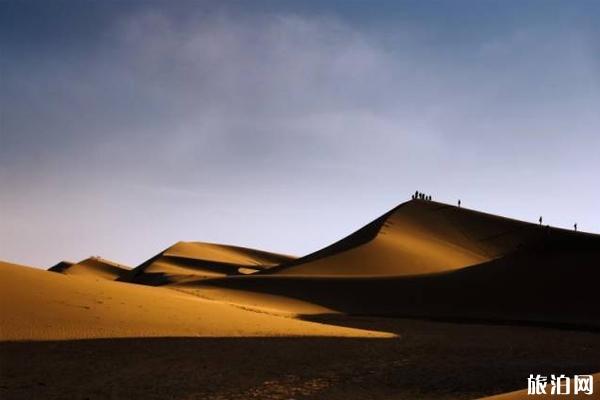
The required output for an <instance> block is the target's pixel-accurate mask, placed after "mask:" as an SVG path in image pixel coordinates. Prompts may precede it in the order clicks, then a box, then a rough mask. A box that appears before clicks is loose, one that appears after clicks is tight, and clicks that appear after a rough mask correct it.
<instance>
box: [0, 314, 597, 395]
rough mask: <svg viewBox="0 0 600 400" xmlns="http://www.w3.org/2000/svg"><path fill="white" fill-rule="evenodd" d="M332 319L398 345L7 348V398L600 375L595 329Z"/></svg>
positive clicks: (373, 388) (132, 343) (404, 387)
mask: <svg viewBox="0 0 600 400" xmlns="http://www.w3.org/2000/svg"><path fill="white" fill-rule="evenodd" d="M327 322H328V323H332V324H337V325H340V326H352V327H357V328H361V329H370V330H378V331H389V332H394V333H396V334H397V337H395V338H392V339H375V338H371V339H364V338H348V337H345V338H332V337H307V336H304V337H223V338H210V337H201V338H183V337H181V338H123V339H88V340H62V341H35V342H0V359H2V364H1V368H0V398H2V399H10V400H20V399H24V400H26V399H36V398H43V399H86V398H88V399H90V400H100V399H151V400H154V399H156V400H158V399H160V400H165V399H186V400H187V399H193V400H196V399H197V400H290V399H297V400H365V399H369V400H402V399H409V400H473V399H478V398H481V397H485V396H490V395H493V394H498V393H506V392H511V391H514V390H519V389H523V388H526V387H527V376H528V375H529V374H530V373H532V372H535V371H538V372H539V373H542V374H550V373H554V372H560V373H565V374H568V375H573V374H589V373H592V372H598V371H600V335H598V334H593V333H590V332H578V331H565V330H556V329H547V328H540V327H514V326H498V325H481V324H455V323H440V322H429V321H417V320H402V319H391V318H374V317H361V318H358V317H346V316H338V317H337V318H336V319H332V320H329V321H327ZM555 398H560V397H555ZM563 398H565V399H566V398H567V397H563ZM533 399H535V398H533ZM528 400H529V399H528Z"/></svg>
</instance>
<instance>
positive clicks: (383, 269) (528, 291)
mask: <svg viewBox="0 0 600 400" xmlns="http://www.w3.org/2000/svg"><path fill="white" fill-rule="evenodd" d="M359 239H360V240H359ZM367 239H368V241H366V242H365V240H367ZM405 243H410V244H411V246H408V245H406V244H405ZM479 258H481V259H482V260H487V261H484V262H481V263H478V264H475V265H471V264H472V263H473V262H475V261H476V260H477V259H479ZM459 261H460V262H465V264H462V265H461V264H460V262H459ZM469 265H470V266H469ZM599 266H600V236H598V235H592V234H586V233H578V232H571V231H565V230H562V229H555V228H548V227H540V226H537V225H534V224H529V223H525V222H520V221H515V220H510V219H505V218H501V217H496V216H492V215H488V214H483V213H479V212H475V211H470V210H465V209H459V208H456V207H451V206H447V205H442V204H439V203H435V202H425V201H411V202H408V203H405V204H403V205H401V206H399V207H398V208H396V209H394V210H392V211H391V212H390V213H388V214H386V215H384V216H383V217H381V218H380V219H378V220H376V221H374V222H373V223H372V224H370V225H368V226H367V227H365V228H363V229H361V230H360V231H358V232H357V233H356V234H354V235H351V236H349V237H348V238H346V239H344V240H342V241H340V242H338V243H336V244H334V245H333V246H330V247H329V248H326V249H324V250H322V251H320V252H317V253H314V254H312V255H309V256H307V257H303V258H300V259H298V260H297V261H292V262H291V263H287V264H283V265H281V266H278V267H274V268H272V269H269V270H266V271H260V272H258V273H255V274H252V275H249V276H231V277H225V278H215V279H210V280H206V281H203V282H200V281H187V282H184V283H182V284H181V286H182V287H184V288H185V290H190V291H193V290H195V291H196V292H198V291H202V290H205V289H203V288H208V287H214V288H220V289H221V290H223V289H227V290H228V291H232V290H235V291H237V292H240V291H246V292H253V293H262V294H265V295H269V296H284V297H287V298H293V299H295V300H298V301H301V302H302V303H296V304H292V303H287V304H283V303H281V304H279V306H280V307H281V308H282V309H285V308H287V309H288V311H290V312H300V313H303V312H306V313H314V312H313V311H315V312H317V311H318V308H312V309H311V308H310V307H305V304H311V305H316V306H319V307H321V308H324V309H327V310H332V311H336V312H341V313H349V314H369V315H392V316H404V317H419V318H452V319H463V318H468V319H478V320H491V321H505V322H515V323H522V322H526V323H543V324H558V325H578V326H587V327H594V328H598V327H600V313H599V312H598V308H597V304H596V303H597V301H596V293H597V290H598V287H597V282H600V268H599ZM436 270H437V271H438V272H431V271H436ZM373 271H375V272H373ZM408 272H411V273H412V274H411V275H408ZM426 272H429V273H426ZM382 275H383V276H382ZM210 293H211V295H212V296H214V298H217V299H218V298H219V296H220V295H222V296H223V298H228V299H229V300H232V301H236V300H235V299H232V297H231V296H230V293H231V292H227V291H223V292H219V291H218V290H213V291H211V292H210ZM238 297H239V301H243V296H238ZM252 298H253V299H254V301H256V302H257V303H260V304H261V305H263V306H266V307H269V306H270V305H269V298H268V297H260V296H253V297H252ZM298 304H300V305H301V307H296V305H298ZM290 305H293V306H290ZM271 306H272V305H271Z"/></svg>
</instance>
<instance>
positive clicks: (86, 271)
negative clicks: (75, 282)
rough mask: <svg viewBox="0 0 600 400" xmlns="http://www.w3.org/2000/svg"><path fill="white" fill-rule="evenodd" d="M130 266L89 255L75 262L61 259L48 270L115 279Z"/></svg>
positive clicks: (127, 270)
mask: <svg viewBox="0 0 600 400" xmlns="http://www.w3.org/2000/svg"><path fill="white" fill-rule="evenodd" d="M130 269H131V268H129V267H127V266H125V265H123V264H119V263H117V262H114V261H110V260H107V259H105V258H102V257H89V258H86V259H85V260H82V261H79V262H77V263H71V262H68V261H61V262H59V263H58V264H56V265H54V266H52V267H50V268H49V269H48V271H52V272H59V273H61V274H65V275H76V276H81V277H88V278H100V279H108V280H111V281H113V280H116V279H119V278H120V277H121V276H123V275H124V274H126V273H127V272H129V270H130Z"/></svg>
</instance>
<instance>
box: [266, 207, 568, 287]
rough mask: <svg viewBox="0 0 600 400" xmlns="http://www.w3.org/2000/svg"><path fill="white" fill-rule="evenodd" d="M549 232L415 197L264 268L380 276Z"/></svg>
mask: <svg viewBox="0 0 600 400" xmlns="http://www.w3.org/2000/svg"><path fill="white" fill-rule="evenodd" d="M552 231H553V233H554V234H559V233H558V230H556V229H552ZM545 233H546V231H545V230H544V229H540V227H539V226H537V225H535V224H531V223H527V222H522V221H516V220H512V219H508V218H503V217H498V216H495V215H490V214H485V213H481V212H476V211H472V210H467V209H464V208H457V207H453V206H449V205H447V204H442V203H437V202H434V201H423V200H413V201H409V202H407V203H403V204H401V205H400V206H398V207H396V208H395V209H393V210H391V211H390V212H388V213H386V214H385V215H383V216H381V217H380V218H378V219H376V220H375V221H373V222H371V223H370V224H368V225H367V226H365V227H364V228H362V229H360V230H358V231H357V232H355V233H353V234H351V235H350V236H348V237H346V238H344V239H342V240H340V241H339V242H337V243H335V244H333V245H331V246H329V247H326V248H324V249H323V250H320V251H317V252H315V253H312V254H309V255H307V256H305V257H301V258H298V259H296V260H293V261H291V262H288V263H284V264H282V265H281V266H279V267H275V268H272V269H270V270H268V271H265V272H264V273H265V274H275V273H276V274H281V275H312V276H315V275H320V276H326V275H338V276H345V275H346V276H376V275H414V274H425V273H432V272H440V271H448V270H453V269H459V268H464V267H466V266H469V265H475V264H479V263H482V262H486V261H490V260H493V259H496V258H499V257H502V256H504V255H506V254H509V253H511V252H514V251H516V250H517V249H519V248H521V247H523V246H528V245H531V244H533V243H535V242H537V241H539V240H540V238H541V237H542V236H543V235H545ZM560 234H566V233H560Z"/></svg>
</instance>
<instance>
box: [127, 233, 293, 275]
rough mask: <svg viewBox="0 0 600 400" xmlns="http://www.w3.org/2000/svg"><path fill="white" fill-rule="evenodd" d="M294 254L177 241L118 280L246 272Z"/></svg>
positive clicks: (286, 259)
mask: <svg viewBox="0 0 600 400" xmlns="http://www.w3.org/2000/svg"><path fill="white" fill-rule="evenodd" d="M294 259H295V257H292V256H289V255H285V254H277V253H271V252H267V251H262V250H256V249H251V248H246V247H240V246H231V245H224V244H216V243H204V242H177V243H175V244H174V245H173V246H171V247H169V248H167V249H166V250H164V251H162V252H160V253H159V254H157V255H156V256H154V257H152V258H151V259H149V260H147V261H146V262H144V263H142V264H141V265H139V266H138V267H136V268H134V269H133V270H132V271H131V272H129V273H127V274H124V275H123V276H122V277H121V278H120V279H119V280H121V281H124V282H137V283H143V284H151V285H161V284H167V283H175V282H184V281H187V280H190V279H205V278H214V277H220V276H227V275H237V274H245V273H249V272H256V271H258V270H263V269H268V268H272V267H274V266H276V265H279V264H281V263H285V262H290V261H292V260H294Z"/></svg>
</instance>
